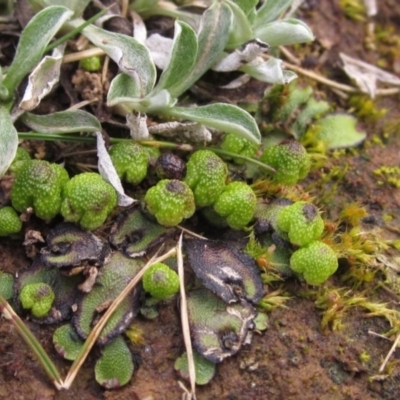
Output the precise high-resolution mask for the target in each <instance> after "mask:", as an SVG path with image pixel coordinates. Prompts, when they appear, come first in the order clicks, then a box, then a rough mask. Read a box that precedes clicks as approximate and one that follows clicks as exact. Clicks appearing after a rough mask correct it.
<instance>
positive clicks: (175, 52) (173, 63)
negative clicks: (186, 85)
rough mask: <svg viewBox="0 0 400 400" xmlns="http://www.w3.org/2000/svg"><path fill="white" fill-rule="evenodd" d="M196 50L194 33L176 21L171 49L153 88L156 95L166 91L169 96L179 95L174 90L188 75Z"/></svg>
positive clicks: (186, 25)
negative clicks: (163, 90)
mask: <svg viewBox="0 0 400 400" xmlns="http://www.w3.org/2000/svg"><path fill="white" fill-rule="evenodd" d="M197 48H198V43H197V37H196V32H195V31H194V30H193V29H192V28H191V27H190V26H189V25H188V24H186V23H184V22H181V21H176V22H175V33H174V41H173V45H172V49H171V51H170V53H169V58H168V61H167V63H166V67H165V69H164V71H163V73H162V74H161V77H160V80H159V82H158V84H157V86H156V88H155V92H156V93H157V92H159V91H160V90H162V89H166V90H168V91H169V92H170V94H171V96H177V95H179V93H176V92H175V90H174V88H175V87H176V86H178V85H179V83H180V82H181V81H182V80H184V79H185V78H186V77H187V76H188V75H189V74H190V71H191V70H192V68H193V66H194V63H195V60H196V56H197Z"/></svg>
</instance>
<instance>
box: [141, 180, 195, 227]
mask: <svg viewBox="0 0 400 400" xmlns="http://www.w3.org/2000/svg"><path fill="white" fill-rule="evenodd" d="M144 202H145V205H146V208H147V210H148V211H149V212H150V213H151V214H153V215H154V216H155V217H156V219H157V222H158V223H159V224H161V225H165V226H175V225H178V224H179V223H180V222H181V221H182V220H183V219H185V218H190V217H191V216H192V215H193V214H194V212H195V209H196V207H195V202H194V196H193V192H192V191H191V190H190V188H189V187H188V185H187V184H186V183H185V182H181V181H178V180H175V179H171V180H170V179H163V180H161V181H160V182H158V183H157V185H156V186H153V187H151V188H150V189H149V190H148V191H147V193H146V196H145V198H144Z"/></svg>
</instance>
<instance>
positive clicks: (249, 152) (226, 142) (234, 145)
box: [221, 133, 272, 166]
mask: <svg viewBox="0 0 400 400" xmlns="http://www.w3.org/2000/svg"><path fill="white" fill-rule="evenodd" d="M258 147H259V146H258V145H257V144H255V143H253V142H251V141H250V140H247V139H245V138H242V137H240V136H238V135H234V134H233V133H228V134H227V135H225V137H224V138H223V140H222V142H221V149H223V150H225V151H229V152H231V153H234V154H240V155H241V156H245V157H250V158H251V157H254V156H255V154H256V152H257V150H258ZM233 162H234V163H236V164H239V165H241V164H243V163H244V160H243V159H240V158H233ZM267 164H268V163H267ZM269 165H270V164H269ZM271 166H272V165H271Z"/></svg>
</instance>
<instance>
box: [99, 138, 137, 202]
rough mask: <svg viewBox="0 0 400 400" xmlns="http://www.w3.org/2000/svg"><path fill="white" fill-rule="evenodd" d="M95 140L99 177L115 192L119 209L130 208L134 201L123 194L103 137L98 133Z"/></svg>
mask: <svg viewBox="0 0 400 400" xmlns="http://www.w3.org/2000/svg"><path fill="white" fill-rule="evenodd" d="M96 138H97V156H98V158H99V161H98V168H99V172H100V175H101V176H102V177H103V179H104V180H106V181H107V182H108V183H109V184H110V185H111V186H112V187H113V188H114V189H115V190H116V192H117V195H118V205H119V206H120V207H127V206H130V205H131V204H133V203H134V202H135V201H136V200H134V199H132V198H131V197H129V196H127V195H126V194H125V192H124V188H123V187H122V183H121V179H119V176H118V174H117V171H116V170H115V167H114V165H113V163H112V161H111V157H110V155H109V154H108V151H107V149H106V145H105V143H104V139H103V136H102V135H101V133H100V132H96Z"/></svg>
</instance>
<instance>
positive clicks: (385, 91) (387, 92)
mask: <svg viewBox="0 0 400 400" xmlns="http://www.w3.org/2000/svg"><path fill="white" fill-rule="evenodd" d="M265 57H267V58H268V57H270V56H265ZM283 66H284V67H285V68H289V69H291V70H292V71H294V72H297V73H298V74H300V75H303V76H307V77H308V78H311V79H314V80H315V81H317V82H319V83H322V84H324V85H327V86H329V87H331V88H334V89H337V90H341V91H343V92H347V93H360V92H361V90H360V89H358V88H356V87H354V86H350V85H345V84H343V83H339V82H336V81H333V80H332V79H328V78H325V77H323V76H322V75H319V74H317V73H316V72H314V71H310V70H307V69H304V68H301V67H299V66H297V65H294V64H291V63H288V62H286V61H284V62H283ZM397 93H400V88H388V89H377V91H376V95H377V96H389V95H393V94H397Z"/></svg>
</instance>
